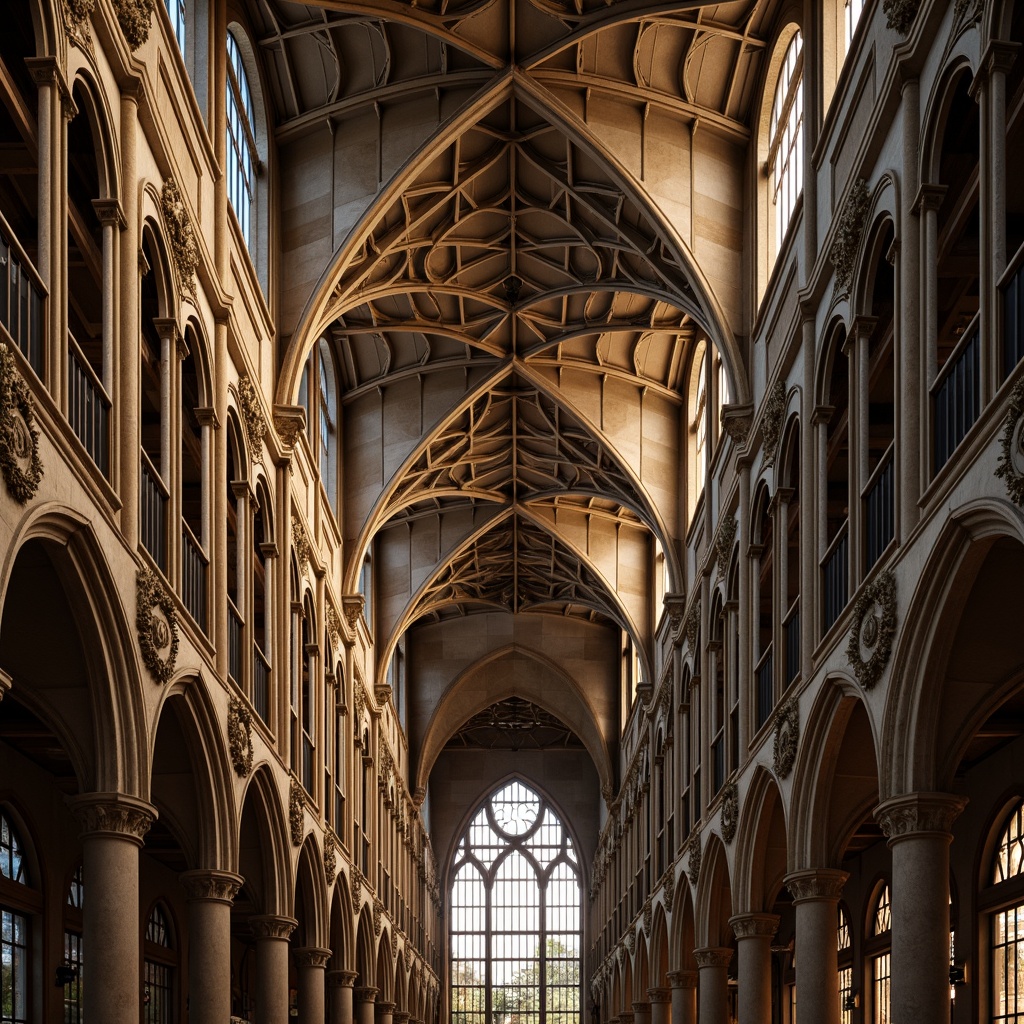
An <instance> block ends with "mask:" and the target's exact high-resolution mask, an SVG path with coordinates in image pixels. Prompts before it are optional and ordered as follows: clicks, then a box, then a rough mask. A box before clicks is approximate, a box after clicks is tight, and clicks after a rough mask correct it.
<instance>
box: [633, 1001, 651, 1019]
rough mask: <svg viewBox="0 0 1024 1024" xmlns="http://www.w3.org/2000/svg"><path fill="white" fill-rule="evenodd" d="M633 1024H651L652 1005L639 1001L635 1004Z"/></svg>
mask: <svg viewBox="0 0 1024 1024" xmlns="http://www.w3.org/2000/svg"><path fill="white" fill-rule="evenodd" d="M633 1024H651V1004H650V1003H648V1002H642V1001H640V1000H637V1001H636V1002H635V1003H633Z"/></svg>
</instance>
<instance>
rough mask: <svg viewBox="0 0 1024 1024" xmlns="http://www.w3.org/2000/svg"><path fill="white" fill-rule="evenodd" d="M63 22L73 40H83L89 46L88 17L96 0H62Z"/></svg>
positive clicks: (90, 40) (90, 15) (90, 38)
mask: <svg viewBox="0 0 1024 1024" xmlns="http://www.w3.org/2000/svg"><path fill="white" fill-rule="evenodd" d="M62 6H63V8H64V23H65V24H66V25H67V27H68V34H69V35H70V36H71V38H72V39H73V40H74V41H75V42H79V41H81V42H83V43H85V45H86V47H90V46H91V43H92V36H91V35H90V34H89V18H90V17H92V12H93V10H94V9H95V7H96V0H63V4H62Z"/></svg>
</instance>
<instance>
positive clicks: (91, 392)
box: [68, 334, 110, 476]
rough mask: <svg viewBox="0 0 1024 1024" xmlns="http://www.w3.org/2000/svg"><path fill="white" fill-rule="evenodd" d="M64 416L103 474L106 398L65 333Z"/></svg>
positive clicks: (106, 449) (107, 417)
mask: <svg viewBox="0 0 1024 1024" xmlns="http://www.w3.org/2000/svg"><path fill="white" fill-rule="evenodd" d="M68 356H69V359H68V420H69V421H70V423H71V429H72V430H73V431H74V432H75V433H76V434H77V435H78V440H79V441H81V442H82V444H84V445H85V450H86V451H87V452H88V453H89V457H90V458H91V459H92V461H93V462H95V463H96V468H97V469H99V471H100V472H101V473H102V474H103V475H104V476H108V475H109V473H110V399H109V398H108V397H107V393H106V391H104V390H103V384H102V383H101V382H100V379H99V377H97V376H96V371H95V370H93V368H92V367H91V366H90V365H89V361H88V360H87V359H86V358H85V356H84V355H83V354H82V350H81V349H80V348H79V347H78V342H76V341H75V339H74V338H73V337H72V336H71V335H70V334H69V335H68Z"/></svg>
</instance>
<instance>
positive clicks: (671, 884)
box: [665, 868, 676, 914]
mask: <svg viewBox="0 0 1024 1024" xmlns="http://www.w3.org/2000/svg"><path fill="white" fill-rule="evenodd" d="M675 899H676V876H675V869H674V868H669V869H668V871H666V872H665V910H666V912H667V913H669V914H671V913H672V904H673V903H675Z"/></svg>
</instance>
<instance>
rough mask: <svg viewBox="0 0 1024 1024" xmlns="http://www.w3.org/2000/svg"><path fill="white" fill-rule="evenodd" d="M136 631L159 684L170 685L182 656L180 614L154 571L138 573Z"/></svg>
mask: <svg viewBox="0 0 1024 1024" xmlns="http://www.w3.org/2000/svg"><path fill="white" fill-rule="evenodd" d="M135 629H136V631H137V632H138V636H139V650H140V651H141V652H142V660H143V662H144V664H145V666H146V668H148V669H149V671H150V673H151V674H152V675H153V678H154V679H156V681H157V682H158V683H166V682H167V681H168V680H169V679H170V678H171V676H172V675H173V673H174V663H175V661H176V660H177V657H178V613H177V610H176V609H175V607H174V601H173V599H172V598H171V595H170V594H169V593H168V592H167V588H166V587H165V586H164V585H163V583H162V582H161V580H160V577H159V576H157V574H156V573H155V572H153V571H152V570H151V569H139V571H138V572H137V573H136V574H135Z"/></svg>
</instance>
